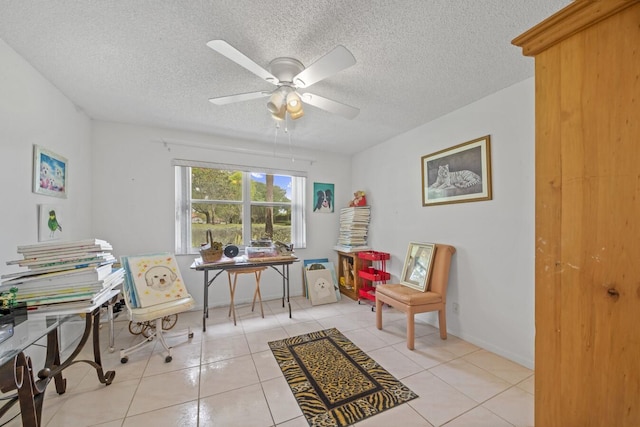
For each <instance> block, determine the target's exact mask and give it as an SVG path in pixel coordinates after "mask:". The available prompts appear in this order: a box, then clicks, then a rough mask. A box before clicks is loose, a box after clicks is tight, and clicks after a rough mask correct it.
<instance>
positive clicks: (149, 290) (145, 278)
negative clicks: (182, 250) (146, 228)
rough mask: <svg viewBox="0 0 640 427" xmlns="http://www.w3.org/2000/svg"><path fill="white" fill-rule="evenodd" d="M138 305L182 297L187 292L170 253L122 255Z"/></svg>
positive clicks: (143, 305)
mask: <svg viewBox="0 0 640 427" xmlns="http://www.w3.org/2000/svg"><path fill="white" fill-rule="evenodd" d="M124 262H126V264H127V270H128V272H127V274H130V276H129V277H128V280H129V283H132V284H133V285H134V286H133V287H134V288H135V299H136V303H137V306H138V307H148V306H151V305H155V304H159V303H162V302H166V301H167V300H172V299H180V298H184V297H185V296H186V295H187V294H188V292H187V290H186V287H185V285H184V282H183V281H182V276H181V275H180V270H178V264H177V263H176V259H175V257H174V255H173V254H171V253H159V254H151V255H141V256H130V257H123V263H124Z"/></svg>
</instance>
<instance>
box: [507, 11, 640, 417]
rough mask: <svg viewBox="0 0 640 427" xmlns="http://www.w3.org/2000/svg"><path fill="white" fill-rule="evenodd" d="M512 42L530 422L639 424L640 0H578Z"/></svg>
mask: <svg viewBox="0 0 640 427" xmlns="http://www.w3.org/2000/svg"><path fill="white" fill-rule="evenodd" d="M513 43H514V44H515V45H517V46H521V47H522V49H523V52H524V54H525V55H529V56H535V84H536V107H535V111H536V157H535V162H536V259H535V274H536V278H535V283H536V285H535V286H536V287H535V293H536V297H535V315H536V342H535V370H536V375H535V425H536V426H544V427H553V426H559V427H560V426H562V427H564V426H616V427H623V426H640V404H639V402H640V362H639V361H640V339H639V338H638V336H639V335H638V327H637V325H638V324H640V309H639V307H640V282H639V279H638V278H639V277H640V263H638V259H640V239H639V235H640V228H639V226H638V224H639V218H640V2H638V1H637V0H633V1H618V0H612V1H574V2H572V3H571V4H570V5H569V6H567V7H566V8H564V9H563V10H561V11H560V12H559V13H557V14H555V15H553V16H551V17H550V18H549V19H547V20H545V21H543V22H542V23H540V24H539V25H537V26H535V27H534V28H532V29H531V30H529V31H527V32H526V33H524V34H522V35H521V36H519V37H518V38H516V39H515V40H514V41H513ZM505 321H508V319H505Z"/></svg>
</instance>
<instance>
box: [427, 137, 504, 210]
mask: <svg viewBox="0 0 640 427" xmlns="http://www.w3.org/2000/svg"><path fill="white" fill-rule="evenodd" d="M491 198H492V194H491V138H490V136H489V135H487V136H483V137H482V138H478V139H474V140H472V141H468V142H465V143H462V144H459V145H456V146H453V147H451V148H447V149H445V150H441V151H438V152H435V153H432V154H427V155H426V156H422V206H432V205H442V204H446V203H462V202H478V201H481V200H491Z"/></svg>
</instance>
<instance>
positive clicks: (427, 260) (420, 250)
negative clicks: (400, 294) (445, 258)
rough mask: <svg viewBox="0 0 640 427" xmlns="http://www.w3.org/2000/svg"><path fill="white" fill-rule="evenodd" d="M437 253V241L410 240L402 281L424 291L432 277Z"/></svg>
mask: <svg viewBox="0 0 640 427" xmlns="http://www.w3.org/2000/svg"><path fill="white" fill-rule="evenodd" d="M435 253H436V245H435V243H417V242H410V243H409V247H408V248H407V255H406V257H405V259H404V266H403V267H402V276H400V283H401V284H403V285H405V286H408V287H410V288H413V289H417V290H419V291H421V292H424V291H425V290H426V289H427V285H428V283H429V277H431V267H432V266H433V259H434V255H435Z"/></svg>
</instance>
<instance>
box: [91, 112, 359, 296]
mask: <svg viewBox="0 0 640 427" xmlns="http://www.w3.org/2000/svg"><path fill="white" fill-rule="evenodd" d="M293 138H294V139H295V133H294V134H293ZM92 140H93V147H92V153H93V163H94V170H93V176H94V186H93V190H94V194H95V196H94V202H93V209H92V214H91V216H92V218H93V220H94V227H93V231H94V233H95V234H96V235H97V236H99V237H100V238H104V239H106V240H108V241H109V242H111V244H112V245H113V247H114V253H115V254H116V255H117V256H121V255H134V254H142V253H148V252H160V251H163V252H164V251H168V252H173V251H174V233H175V184H174V180H175V175H174V168H173V167H172V166H171V161H172V159H187V160H198V161H204V162H219V163H225V164H234V165H248V166H255V167H258V168H259V167H260V166H263V167H269V168H274V169H282V170H301V171H306V172H307V174H308V177H307V188H306V191H307V202H308V203H307V209H306V217H307V248H306V249H301V248H296V249H295V252H296V255H297V256H298V258H300V259H307V258H319V257H328V258H330V259H333V260H334V261H335V258H336V255H335V252H334V251H333V250H332V247H333V246H334V245H335V244H336V241H337V238H338V226H339V221H338V217H339V207H342V206H346V205H347V204H348V201H349V199H350V198H351V193H352V192H353V191H352V188H351V186H350V176H351V170H350V159H349V158H346V157H345V156H336V155H330V154H326V153H318V152H310V151H302V150H300V149H293V154H294V159H296V157H297V158H298V159H297V160H294V161H292V160H291V158H289V157H286V158H280V157H274V156H273V155H272V154H271V153H272V147H267V148H265V146H264V145H263V144H262V145H261V144H256V143H252V142H249V141H242V140H233V139H229V138H222V137H213V136H209V135H203V134H197V133H189V132H180V131H173V130H167V129H160V128H152V127H142V126H133V125H126V124H116V123H107V122H99V121H96V122H94V126H93V137H92ZM162 141H169V143H168V145H167V146H165V145H164V144H163V143H162ZM203 147H220V148H221V149H211V148H203ZM284 147H286V148H284ZM229 150H244V151H245V152H242V153H240V152H236V151H229ZM247 150H254V151H256V150H257V151H258V152H259V153H260V154H257V155H256V154H247V152H246V151H247ZM265 152H266V154H265ZM276 152H277V153H283V154H285V153H288V152H289V149H288V146H285V145H284V144H282V145H280V148H279V149H277V151H276ZM301 158H306V159H314V161H313V162H312V163H311V162H309V161H305V160H301ZM314 182H325V183H333V184H335V191H336V193H337V200H336V209H335V212H334V213H332V214H320V213H313V212H312V211H313V206H312V202H311V201H312V200H313V199H312V190H313V183H314ZM178 258H179V259H178V262H179V265H180V271H181V273H182V275H183V278H184V280H185V283H186V284H187V287H188V289H189V292H190V293H191V295H192V296H193V297H194V298H195V299H196V302H197V305H198V307H202V306H203V300H204V296H203V292H204V291H203V289H204V287H203V281H204V274H203V273H202V272H196V271H193V270H191V269H190V268H189V266H190V265H191V263H192V262H193V260H194V258H195V256H179V257H178ZM300 264H301V263H297V264H295V265H293V266H292V267H291V269H290V270H291V271H290V277H291V294H292V295H301V294H302V282H301V280H302V270H301V265H300ZM238 281H239V289H238V291H237V294H236V301H237V302H242V301H251V297H252V295H253V294H252V291H253V282H251V280H250V277H249V275H246V276H241V278H239V279H238ZM242 283H246V286H245V285H242ZM261 293H262V297H263V299H264V300H267V299H274V298H278V297H281V296H282V279H281V278H280V276H278V275H277V273H276V272H274V271H271V270H268V271H267V272H265V274H264V275H263V276H262V281H261ZM228 302H229V290H228V286H227V276H226V274H224V275H221V276H220V277H218V279H216V281H215V282H214V284H213V285H212V286H211V288H210V290H209V305H210V306H220V305H227V304H228Z"/></svg>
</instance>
